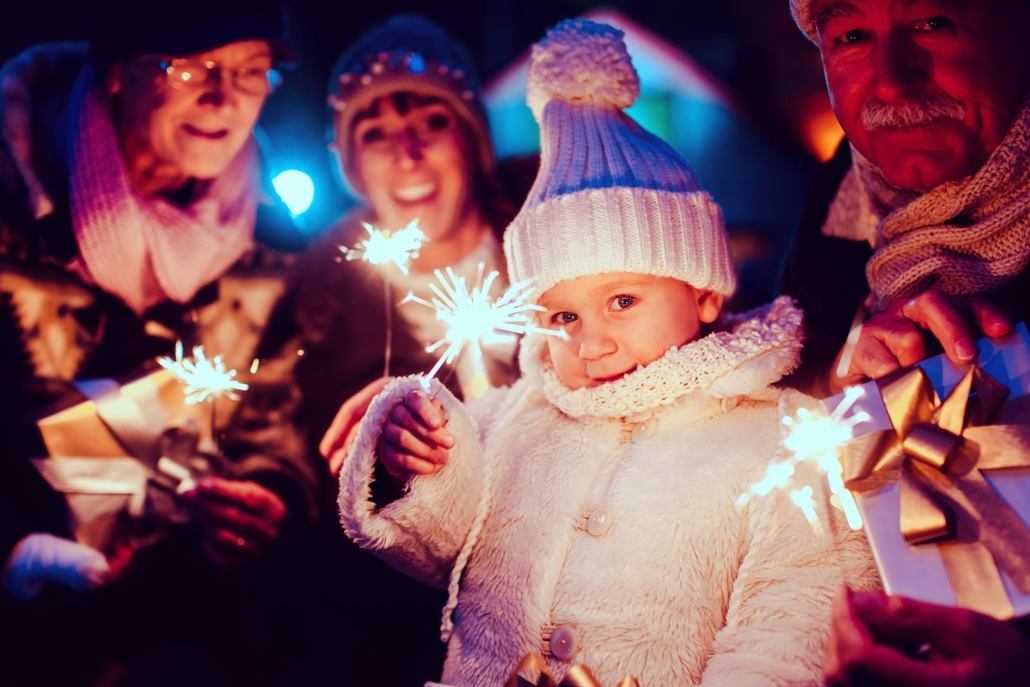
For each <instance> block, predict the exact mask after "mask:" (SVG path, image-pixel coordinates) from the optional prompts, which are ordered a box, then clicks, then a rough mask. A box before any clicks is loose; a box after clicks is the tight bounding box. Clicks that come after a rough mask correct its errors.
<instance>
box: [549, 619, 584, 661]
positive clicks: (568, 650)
mask: <svg viewBox="0 0 1030 687" xmlns="http://www.w3.org/2000/svg"><path fill="white" fill-rule="evenodd" d="M550 646H551V654H552V655H553V656H554V657H555V658H557V659H561V660H562V661H565V660H567V659H569V658H571V657H572V655H573V654H575V653H576V651H577V650H578V649H579V647H578V646H576V631H575V630H574V629H573V628H572V626H570V625H559V626H558V627H556V628H554V632H552V633H551V643H550Z"/></svg>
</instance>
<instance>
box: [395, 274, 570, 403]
mask: <svg viewBox="0 0 1030 687" xmlns="http://www.w3.org/2000/svg"><path fill="white" fill-rule="evenodd" d="M483 270H484V266H483V264H482V263H480V265H479V272H478V274H477V275H476V285H475V286H474V287H472V289H471V290H470V289H469V287H468V284H467V283H466V281H465V278H464V277H458V276H457V275H455V274H454V271H453V270H452V269H451V268H450V267H448V268H447V269H446V273H444V272H441V271H440V270H436V271H435V272H434V274H436V278H437V280H438V281H439V284H430V285H429V288H430V289H432V291H433V293H434V294H435V296H434V297H433V299H432V300H431V301H427V300H425V299H424V298H419V297H418V296H415V295H414V294H413V293H409V294H408V295H407V297H406V298H405V299H404V300H403V301H401V304H404V303H409V302H415V303H419V304H421V305H424V306H427V307H430V308H434V309H435V310H436V317H437V319H439V320H440V321H442V322H443V323H444V325H445V328H446V330H445V334H444V337H443V338H442V339H440V340H439V341H437V342H436V343H433V344H431V345H429V346H428V347H426V351H428V352H429V353H432V352H434V351H436V350H439V349H440V348H443V349H444V351H443V354H442V355H441V356H440V359H439V360H438V361H437V362H436V365H434V366H433V369H432V370H430V371H429V374H427V375H426V376H425V377H424V378H423V380H422V386H423V388H425V389H427V390H428V389H429V381H430V380H431V379H433V377H435V376H436V373H437V372H439V371H440V368H441V367H442V366H443V365H445V364H448V365H449V364H451V363H453V362H454V360H455V359H456V358H457V357H458V355H459V354H460V353H461V351H462V349H463V348H464V347H465V345H466V344H467V345H471V346H472V350H473V352H474V354H475V356H476V357H477V358H479V357H481V356H482V354H483V351H482V348H481V347H480V340H481V339H482V338H483V337H485V336H486V335H487V334H489V333H491V332H493V331H495V330H499V331H504V332H510V333H512V334H526V333H530V332H533V333H538V334H546V335H548V336H560V337H562V338H567V336H568V335H567V334H566V333H565V331H564V330H557V329H544V328H542V327H537V326H534V325H533V324H531V322H530V318H529V313H531V312H538V311H543V310H544V308H542V307H540V306H539V305H535V304H533V303H529V302H527V299H528V297H529V294H530V293H532V290H533V289H532V287H531V286H530V284H529V282H519V283H517V284H512V285H511V286H510V287H508V289H507V290H506V291H505V292H504V293H503V294H502V295H501V297H500V298H497V299H496V300H495V299H494V298H493V297H492V296H491V295H490V287H491V286H492V285H493V283H494V281H495V280H496V279H497V277H498V276H499V275H498V273H497V272H490V273H489V274H488V275H486V277H485V278H484V277H483Z"/></svg>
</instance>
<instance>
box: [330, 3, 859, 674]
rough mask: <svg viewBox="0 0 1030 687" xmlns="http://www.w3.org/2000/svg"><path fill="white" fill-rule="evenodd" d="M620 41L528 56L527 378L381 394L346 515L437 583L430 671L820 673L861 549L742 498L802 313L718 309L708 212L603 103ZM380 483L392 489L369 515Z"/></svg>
mask: <svg viewBox="0 0 1030 687" xmlns="http://www.w3.org/2000/svg"><path fill="white" fill-rule="evenodd" d="M621 37H622V33H621V32H619V31H617V30H615V29H613V28H611V27H609V26H605V25H601V24H595V23H592V22H589V21H585V20H578V21H569V22H563V23H562V24H559V25H558V26H557V27H556V28H554V29H552V30H551V31H550V32H549V33H548V35H547V37H546V38H545V39H543V40H542V41H541V42H540V43H538V44H537V45H535V46H534V48H533V59H532V65H531V67H530V74H529V101H530V105H531V107H532V108H533V110H534V114H535V115H536V116H537V119H538V121H539V122H540V125H541V136H542V146H541V147H542V160H541V168H540V172H539V175H538V177H537V180H536V183H535V185H534V187H533V189H532V191H531V192H530V196H529V199H528V200H527V201H526V205H525V206H524V207H523V209H522V211H521V212H520V214H519V216H518V217H517V218H516V219H515V221H514V222H513V223H512V225H511V226H510V227H509V229H508V231H507V234H506V236H505V254H506V257H507V260H508V269H509V272H510V276H511V281H512V283H515V282H520V281H523V280H532V281H533V283H534V284H535V286H536V287H537V289H538V293H540V296H539V298H538V304H539V305H540V306H541V307H543V308H544V309H545V311H544V312H543V313H541V319H542V322H541V326H544V327H548V328H553V329H555V330H564V332H565V336H564V337H557V336H545V335H542V334H530V335H527V336H526V337H525V338H524V339H523V343H522V350H521V352H520V364H521V366H522V375H523V376H522V378H521V379H520V380H519V381H518V382H516V383H515V384H514V386H512V387H510V388H506V389H496V390H492V391H491V392H489V393H488V394H487V395H486V396H485V397H484V398H483V399H481V400H480V401H476V402H470V403H469V404H467V405H464V406H463V405H462V404H460V403H459V402H458V401H456V400H455V399H454V397H453V396H451V395H450V394H449V393H448V392H447V391H446V390H445V389H443V388H441V387H440V386H439V385H438V384H436V383H435V382H434V386H433V389H432V390H431V391H430V392H429V394H426V393H424V392H423V391H422V388H421V380H420V379H419V378H405V379H399V380H395V381H393V382H392V383H391V384H390V385H389V386H388V387H387V388H386V389H385V390H384V391H383V392H382V393H381V394H380V396H379V397H378V398H377V399H376V400H375V401H374V402H373V403H372V405H371V407H370V408H369V411H368V413H367V415H366V416H365V419H364V420H363V421H362V424H361V426H360V428H359V429H358V433H357V437H356V439H355V441H354V444H353V446H352V448H351V451H350V454H349V455H348V458H347V461H346V464H345V466H344V471H343V473H342V475H341V489H340V508H341V513H342V520H343V524H344V527H345V529H346V531H347V533H348V535H350V536H351V537H352V538H353V539H354V540H355V541H356V542H358V544H360V545H361V546H363V547H365V548H368V549H371V550H372V551H374V552H375V553H376V554H377V555H379V556H381V557H382V558H384V559H385V560H387V561H388V562H390V563H391V564H392V565H394V566H395V567H396V568H398V569H399V570H401V571H403V572H405V573H407V574H409V575H411V576H414V577H416V578H418V579H420V580H423V581H425V582H427V583H430V584H434V585H439V586H446V587H447V588H448V589H449V591H450V602H449V603H448V606H447V607H446V609H445V611H444V626H443V634H444V638H445V640H448V641H449V647H448V657H447V661H446V664H445V666H444V671H443V677H442V681H443V682H445V683H448V684H451V685H456V686H459V687H499V686H500V685H502V684H504V682H505V680H506V679H507V677H508V676H509V673H510V672H511V671H512V669H513V668H514V667H515V666H516V664H517V663H518V662H519V660H520V659H521V658H522V657H523V656H524V655H525V654H527V653H528V652H532V651H536V652H540V653H542V654H543V655H544V657H545V659H546V661H547V663H548V666H549V668H550V670H551V672H552V674H553V675H554V677H555V678H556V679H559V680H560V679H561V678H562V676H564V674H565V673H566V671H567V670H568V669H569V668H570V667H571V666H573V665H575V664H577V663H583V664H585V665H587V666H588V667H589V668H590V670H591V671H592V672H593V673H594V675H595V676H596V677H597V679H598V680H599V682H600V683H601V684H603V685H615V684H617V683H618V682H619V680H620V679H621V678H623V677H625V676H627V675H633V676H635V677H637V678H638V679H639V680H640V684H641V685H643V686H644V687H670V686H671V685H697V684H704V685H709V684H720V685H733V686H734V687H741V686H744V685H762V686H763V687H765V686H767V685H786V684H791V685H795V684H798V685H801V684H806V685H807V684H811V685H816V684H821V683H822V679H821V675H822V672H821V665H822V657H823V651H824V645H825V641H826V635H827V632H828V629H829V614H830V606H831V600H832V597H833V595H834V592H835V591H836V589H837V588H838V587H839V586H840V584H841V582H842V581H845V580H846V581H848V582H849V583H850V584H851V585H852V586H854V587H858V588H863V587H866V588H868V587H872V586H875V584H876V572H875V568H874V567H873V564H872V558H871V556H870V555H869V552H868V549H867V547H866V544H865V541H864V539H863V538H862V535H861V534H855V533H851V532H850V531H849V530H848V529H847V527H846V525H844V526H842V525H841V519H840V518H839V517H838V515H837V512H836V510H835V509H833V508H831V507H828V505H827V504H828V498H827V497H826V495H825V494H817V501H818V503H819V509H820V514H821V517H822V518H823V527H824V529H826V530H828V532H829V534H828V535H826V536H822V537H819V536H816V535H815V534H814V533H813V532H812V530H811V529H810V526H809V524H808V522H807V521H806V520H805V518H804V517H803V516H802V514H801V512H800V511H799V510H797V508H796V507H795V506H794V505H793V504H792V503H791V502H790V500H789V498H787V497H785V496H783V495H781V494H772V495H770V496H768V497H764V498H756V499H753V500H751V501H749V502H747V503H746V504H744V505H738V498H739V497H740V495H741V494H743V493H745V492H746V491H747V490H748V488H749V487H750V486H751V485H752V484H754V483H755V482H756V481H757V480H759V479H761V477H762V476H763V474H764V473H765V470H766V466H767V465H768V464H769V462H770V460H775V459H777V457H778V456H779V455H780V454H781V453H782V450H783V449H782V448H781V446H780V432H781V427H782V423H781V417H782V414H783V413H784V412H789V411H790V410H791V405H792V401H796V400H798V399H797V397H796V396H792V395H786V393H783V394H781V392H780V391H778V390H777V389H774V388H771V387H770V385H771V384H772V383H774V382H776V381H777V380H778V379H779V378H780V377H781V376H782V375H783V374H784V373H786V372H788V371H789V370H791V369H792V368H793V367H794V366H795V365H796V364H797V360H798V352H799V350H800V348H801V341H800V338H799V331H800V323H801V313H800V312H799V311H798V310H797V309H796V308H794V307H793V305H792V304H791V303H790V301H789V300H786V299H780V300H778V301H776V302H774V303H773V304H771V305H770V306H767V307H766V308H764V309H760V310H757V311H755V312H752V313H749V314H746V315H743V316H739V317H723V318H720V309H721V306H722V303H723V300H724V298H725V297H727V296H729V295H730V294H732V292H733V290H734V288H735V277H734V272H733V266H732V263H731V259H730V251H729V242H728V239H727V235H726V231H725V228H724V226H723V220H722V214H721V212H720V210H719V208H718V206H717V205H716V204H715V203H714V202H713V201H712V199H711V198H710V196H709V195H708V194H706V193H704V192H703V191H702V190H701V189H700V186H699V185H698V182H697V178H696V175H695V174H694V172H693V170H692V169H691V168H690V166H689V165H688V164H687V163H686V161H685V160H683V159H682V158H681V157H680V156H679V155H678V154H677V153H676V152H675V151H674V150H673V149H672V148H671V147H669V146H668V145H667V144H665V143H664V142H662V141H661V140H660V139H658V138H657V137H655V136H653V135H652V134H650V133H648V132H647V131H645V130H643V129H642V128H641V127H640V126H639V125H638V124H637V123H636V122H634V121H633V120H632V119H631V118H630V117H628V116H627V115H626V114H624V113H623V112H622V110H623V109H625V108H626V107H629V106H630V105H631V104H632V103H633V101H634V99H635V98H636V96H637V93H638V91H639V82H638V79H637V75H636V72H635V71H634V69H633V66H632V64H631V62H630V60H629V56H628V55H627V54H626V50H625V46H624V45H623V42H622V38H621ZM377 463H378V464H379V465H380V466H381V468H382V469H385V471H386V472H387V473H389V477H388V476H387V475H386V474H381V472H380V469H379V468H377ZM374 475H376V476H381V477H382V478H383V479H393V480H396V481H397V483H398V484H397V486H400V487H401V489H399V490H398V493H397V496H398V498H396V499H394V500H392V501H391V502H389V503H383V502H382V501H383V499H381V498H380V499H379V502H378V503H377V502H376V499H374V498H373V495H372V490H371V483H372V481H373V476H374ZM398 651H399V652H403V647H398ZM398 660H403V658H402V657H400V656H399V659H398Z"/></svg>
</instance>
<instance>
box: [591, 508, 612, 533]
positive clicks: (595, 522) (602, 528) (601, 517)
mask: <svg viewBox="0 0 1030 687" xmlns="http://www.w3.org/2000/svg"><path fill="white" fill-rule="evenodd" d="M611 526H612V514H611V512H610V511H609V510H608V509H607V508H605V507H604V506H601V507H600V508H597V509H595V510H594V512H593V513H591V514H590V517H588V518H587V532H589V533H590V534H591V535H592V536H594V537H600V536H601V535H602V534H604V533H605V532H607V531H608V528H609V527H611Z"/></svg>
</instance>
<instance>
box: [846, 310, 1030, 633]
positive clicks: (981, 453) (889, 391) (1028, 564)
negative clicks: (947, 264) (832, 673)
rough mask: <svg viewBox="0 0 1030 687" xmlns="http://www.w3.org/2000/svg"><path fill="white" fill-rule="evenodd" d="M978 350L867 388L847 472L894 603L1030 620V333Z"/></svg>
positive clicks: (1022, 330)
mask: <svg viewBox="0 0 1030 687" xmlns="http://www.w3.org/2000/svg"><path fill="white" fill-rule="evenodd" d="M978 347H979V357H978V360H977V365H976V366H972V367H968V368H967V369H965V368H962V367H959V366H956V365H954V364H953V363H952V362H951V361H950V360H948V359H947V358H946V357H945V356H937V357H936V358H931V359H929V360H926V361H923V362H921V363H919V367H917V368H912V369H911V370H907V371H905V372H904V374H898V375H894V376H892V378H890V379H886V380H880V381H878V382H875V383H874V382H869V383H867V384H866V385H864V387H863V388H864V389H865V391H866V394H865V396H864V397H863V398H862V399H861V400H860V401H859V402H858V403H856V404H855V405H854V407H853V410H852V411H849V412H862V413H864V414H866V415H867V416H868V418H869V420H868V421H864V422H862V423H859V424H857V425H856V426H855V430H856V434H858V435H860V438H858V439H855V440H853V441H852V442H850V443H849V444H848V445H847V446H846V447H845V452H844V457H843V461H842V462H843V463H844V465H845V470H844V477H845V484H846V485H847V487H848V488H849V489H851V490H852V491H854V492H856V495H857V497H858V506H859V509H860V510H861V512H862V519H863V521H864V523H865V529H866V533H867V535H868V537H869V542H870V544H871V546H872V549H873V553H874V556H875V557H876V562H877V565H878V567H879V569H880V573H881V576H882V577H883V580H884V585H885V587H886V589H887V591H888V593H891V594H898V595H902V596H909V597H913V598H917V599H919V600H921V601H927V602H931V603H935V604H943V605H951V604H954V605H958V606H961V607H964V608H966V609H969V610H974V611H978V612H981V613H986V614H989V615H992V616H994V617H996V618H998V619H1001V620H1004V619H1007V618H1011V617H1012V616H1013V615H1017V616H1018V615H1023V614H1026V613H1027V612H1028V611H1030V482H1028V480H1027V475H1026V468H1028V467H1030V419H1028V416H1030V408H1028V406H1030V334H1028V332H1027V329H1026V326H1025V325H1023V324H1021V325H1019V326H1018V327H1017V328H1016V331H1015V332H1014V333H1013V334H1012V335H1011V336H1009V337H1006V338H1004V339H1000V340H999V339H994V340H992V339H981V340H980V341H979V342H978ZM945 394H947V397H946V398H945V399H944V401H943V402H942V401H940V400H938V399H939V398H940V397H942V396H944V395H945ZM1006 397H1008V401H1007V402H1005V399H1006ZM840 400H841V399H838V398H835V399H827V401H826V404H827V406H828V407H832V406H834V405H835V404H836V403H838V402H840Z"/></svg>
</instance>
